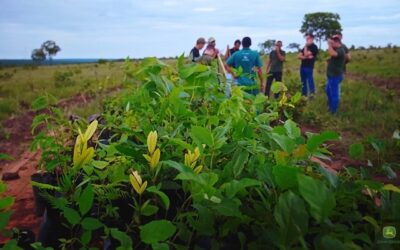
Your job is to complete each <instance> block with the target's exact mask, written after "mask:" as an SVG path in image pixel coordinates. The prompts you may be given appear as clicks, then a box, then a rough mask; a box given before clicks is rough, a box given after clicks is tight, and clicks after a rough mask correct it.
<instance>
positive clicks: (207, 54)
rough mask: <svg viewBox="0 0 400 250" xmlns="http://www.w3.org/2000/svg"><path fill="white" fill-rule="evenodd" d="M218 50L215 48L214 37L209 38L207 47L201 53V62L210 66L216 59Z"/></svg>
mask: <svg viewBox="0 0 400 250" xmlns="http://www.w3.org/2000/svg"><path fill="white" fill-rule="evenodd" d="M218 54H219V50H218V49H217V48H216V41H215V38H214V37H210V38H209V39H208V42H207V47H206V49H205V50H204V52H203V58H202V62H203V63H204V64H207V65H210V64H211V62H212V61H213V60H214V59H216V58H217V57H218Z"/></svg>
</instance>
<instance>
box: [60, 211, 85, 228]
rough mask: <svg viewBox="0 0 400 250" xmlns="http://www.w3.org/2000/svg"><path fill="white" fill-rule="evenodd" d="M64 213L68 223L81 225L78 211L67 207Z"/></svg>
mask: <svg viewBox="0 0 400 250" xmlns="http://www.w3.org/2000/svg"><path fill="white" fill-rule="evenodd" d="M63 212H64V217H65V219H67V221H68V222H69V223H70V224H71V225H77V224H79V222H80V220H81V216H80V215H79V213H78V212H77V211H76V210H74V209H72V208H68V207H65V208H64V209H63Z"/></svg>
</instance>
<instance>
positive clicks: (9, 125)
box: [0, 87, 120, 241]
mask: <svg viewBox="0 0 400 250" xmlns="http://www.w3.org/2000/svg"><path fill="white" fill-rule="evenodd" d="M119 90H120V87H113V88H111V89H109V90H108V92H109V93H113V92H116V91H119ZM93 98H94V96H92V95H88V94H79V95H76V96H73V97H71V98H68V99H63V100H60V101H59V103H58V104H57V105H58V107H60V108H68V107H72V106H84V105H87V104H88V103H89V102H90V101H91V100H93ZM35 115H36V112H34V111H27V112H25V113H23V114H20V115H16V116H14V117H11V118H9V119H7V120H5V121H4V122H3V124H2V126H3V128H5V129H6V131H7V133H8V136H7V138H0V152H1V153H6V154H8V155H10V156H12V157H13V158H14V160H12V161H0V175H1V177H2V178H3V177H4V175H7V174H11V175H15V174H16V175H17V178H16V179H12V180H5V183H6V185H7V192H6V195H7V196H12V197H15V202H14V205H13V207H12V210H13V211H14V213H13V215H12V216H11V219H10V223H9V225H8V227H9V228H13V227H17V228H19V229H29V230H32V231H33V232H34V233H35V234H36V235H37V233H38V231H39V227H40V223H41V220H42V218H41V217H37V216H36V215H35V213H34V211H35V204H34V199H33V192H32V187H31V175H32V174H34V173H35V172H36V171H37V165H38V162H39V159H40V152H30V151H29V144H30V142H31V141H32V139H33V136H32V134H31V123H32V119H33V118H34V117H35ZM2 240H4V239H2V237H1V235H0V241H2Z"/></svg>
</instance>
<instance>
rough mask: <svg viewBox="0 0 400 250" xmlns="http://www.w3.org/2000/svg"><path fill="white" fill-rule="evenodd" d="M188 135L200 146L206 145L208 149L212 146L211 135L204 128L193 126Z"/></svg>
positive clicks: (212, 139)
mask: <svg viewBox="0 0 400 250" xmlns="http://www.w3.org/2000/svg"><path fill="white" fill-rule="evenodd" d="M190 135H191V137H192V139H193V140H195V141H197V143H198V144H200V145H201V144H206V145H207V146H209V147H212V146H213V145H214V138H213V135H212V133H211V132H210V131H209V130H208V129H206V128H204V127H199V126H193V127H192V129H191V132H190Z"/></svg>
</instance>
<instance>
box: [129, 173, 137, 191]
mask: <svg viewBox="0 0 400 250" xmlns="http://www.w3.org/2000/svg"><path fill="white" fill-rule="evenodd" d="M129 181H130V182H131V185H132V187H133V189H134V190H135V191H136V193H138V194H139V193H140V185H139V183H138V180H136V178H135V177H134V176H133V175H132V174H130V175H129Z"/></svg>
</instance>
